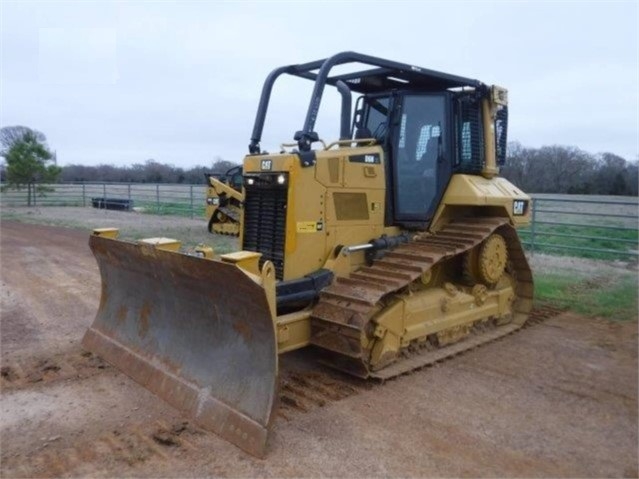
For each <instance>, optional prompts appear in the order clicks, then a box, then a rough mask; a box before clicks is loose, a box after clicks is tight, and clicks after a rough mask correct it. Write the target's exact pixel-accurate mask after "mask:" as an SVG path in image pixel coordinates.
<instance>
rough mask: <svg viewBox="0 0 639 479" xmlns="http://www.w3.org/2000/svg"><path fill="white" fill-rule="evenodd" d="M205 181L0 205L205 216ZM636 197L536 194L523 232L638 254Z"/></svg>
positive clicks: (73, 190)
mask: <svg viewBox="0 0 639 479" xmlns="http://www.w3.org/2000/svg"><path fill="white" fill-rule="evenodd" d="M206 189H207V187H206V185H179V184H150V183H104V182H83V183H62V184H53V185H38V186H37V188H36V191H35V194H34V193H33V191H32V192H31V195H30V196H29V194H28V191H27V188H26V187H25V188H23V189H21V190H15V189H9V188H7V187H6V186H4V185H0V207H14V206H29V201H30V202H31V205H30V206H38V207H40V206H81V207H94V208H97V209H121V210H125V211H137V212H141V213H149V214H159V215H179V216H186V217H191V218H195V217H204V214H205V204H206V203H205V200H206ZM638 211H639V205H638V202H637V198H628V197H612V196H607V197H602V196H598V197H592V196H576V195H541V194H539V195H534V196H533V199H532V216H531V220H532V221H531V224H530V226H529V227H527V228H522V229H520V230H519V232H520V235H521V238H522V242H523V244H524V246H525V247H526V248H527V249H528V250H529V251H530V252H531V253H533V254H534V253H535V252H542V253H551V254H566V255H573V256H583V257H591V258H601V259H626V260H628V259H634V260H636V259H637V257H638V249H639V248H638V241H639V239H638V234H637V231H638V223H639V218H638Z"/></svg>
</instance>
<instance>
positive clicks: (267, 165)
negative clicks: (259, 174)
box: [261, 160, 273, 171]
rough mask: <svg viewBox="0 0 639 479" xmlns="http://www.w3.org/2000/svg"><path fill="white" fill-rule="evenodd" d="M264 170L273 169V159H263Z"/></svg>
mask: <svg viewBox="0 0 639 479" xmlns="http://www.w3.org/2000/svg"><path fill="white" fill-rule="evenodd" d="M261 169H262V171H271V170H272V169H273V160H262V165H261Z"/></svg>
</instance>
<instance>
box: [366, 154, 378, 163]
mask: <svg viewBox="0 0 639 479" xmlns="http://www.w3.org/2000/svg"><path fill="white" fill-rule="evenodd" d="M364 163H377V157H376V156H375V155H364Z"/></svg>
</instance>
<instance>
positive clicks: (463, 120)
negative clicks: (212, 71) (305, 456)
mask: <svg viewBox="0 0 639 479" xmlns="http://www.w3.org/2000/svg"><path fill="white" fill-rule="evenodd" d="M346 59H348V60H357V61H360V62H362V61H363V62H368V63H370V64H371V65H375V66H381V67H384V68H386V69H390V70H392V73H387V72H386V70H384V71H383V72H382V73H379V71H377V70H373V71H371V72H372V73H371V72H368V73H367V72H363V73H362V75H363V76H362V79H360V80H361V81H360V82H357V83H353V85H356V86H353V88H356V87H357V85H360V86H359V87H357V88H361V89H362V91H363V92H364V93H365V95H364V96H365V98H364V100H363V101H362V102H361V103H360V107H356V119H355V124H356V125H359V126H360V127H365V126H366V124H365V123H366V121H369V120H370V118H371V117H372V116H371V115H373V113H372V111H373V109H375V111H377V112H378V113H379V112H381V113H382V114H383V115H386V116H387V117H388V119H389V121H388V122H387V123H385V124H383V125H382V126H383V128H378V130H379V131H390V133H388V134H387V135H386V136H382V135H379V134H378V135H377V136H375V135H373V134H372V133H373V132H371V131H368V132H366V129H365V128H362V130H363V131H364V133H368V134H363V135H362V134H357V133H353V134H352V135H351V134H350V133H349V132H347V131H346V130H347V129H348V128H346V127H344V125H347V124H348V123H349V121H347V120H348V118H347V116H348V115H349V114H350V113H349V108H350V105H349V102H347V101H346V99H347V93H348V92H347V90H348V88H347V87H344V83H345V81H346V80H347V79H348V78H350V77H348V78H346V77H344V80H345V81H342V80H341V78H342V77H336V78H335V79H333V80H331V81H333V83H334V84H336V85H337V87H338V88H339V89H340V92H341V93H342V94H343V97H344V98H345V100H344V104H345V105H346V107H345V108H343V120H342V127H343V128H342V136H344V137H346V138H342V139H341V140H338V141H335V142H334V143H332V144H329V145H323V144H322V146H321V147H318V148H314V149H309V145H310V143H318V142H319V141H320V140H319V138H316V136H315V133H314V132H312V131H311V130H312V121H310V123H309V122H308V121H307V124H306V125H305V129H304V130H302V131H300V132H298V133H297V134H296V140H298V148H288V149H287V148H282V151H280V152H279V153H276V154H268V153H265V152H262V151H260V149H259V141H258V140H259V134H260V128H261V127H260V125H263V121H264V115H265V111H266V106H265V105H267V104H268V98H269V95H270V90H269V88H270V87H272V83H273V81H274V78H276V77H277V75H279V74H282V72H288V73H290V72H293V73H300V76H302V77H303V78H310V77H309V76H308V75H309V74H308V72H309V71H316V70H317V69H319V73H317V74H316V77H313V78H317V80H316V82H317V83H316V91H315V92H314V94H315V99H316V100H317V98H318V92H317V85H320V86H322V82H328V80H327V78H329V77H327V76H326V74H325V71H326V70H328V69H329V67H330V66H331V65H332V64H335V63H343V62H344V61H346ZM327 65H328V66H327ZM323 71H324V73H322V72H323ZM411 72H412V73H411ZM313 75H315V74H313ZM366 75H373V76H374V75H377V76H376V77H374V78H373V80H374V81H372V82H371V83H366V81H365V80H366V78H367V77H366ZM380 75H381V76H380ZM396 77H399V78H403V79H404V80H405V81H406V82H407V84H408V85H410V86H411V87H412V88H414V89H415V90H418V91H420V92H421V91H422V90H423V92H422V93H420V94H423V97H419V98H417V100H416V101H424V102H430V101H431V99H433V98H434V100H432V101H433V102H434V103H433V104H435V103H436V102H438V101H440V100H442V101H441V102H440V103H441V104H442V105H444V104H445V105H448V106H446V107H445V108H441V109H440V115H444V114H445V115H447V116H445V117H443V118H446V122H450V123H446V124H451V125H452V124H453V122H454V121H458V123H459V128H456V129H451V131H455V132H457V133H459V135H460V136H459V137H458V139H455V140H453V138H452V137H451V136H450V135H451V134H450V133H446V134H447V135H448V136H445V130H444V129H443V127H442V121H441V120H436V121H431V123H430V124H428V125H426V126H420V128H413V132H412V133H411V125H410V124H409V123H408V120H406V119H405V116H406V115H407V114H406V112H409V113H410V110H409V109H408V107H407V106H405V105H406V104H408V103H407V102H408V100H411V101H413V100H415V98H414V97H415V95H414V94H413V90H409V91H407V92H405V93H403V94H397V93H393V94H392V95H391V96H390V97H388V98H390V100H388V101H389V102H390V103H388V104H386V105H381V104H380V101H379V98H380V96H379V95H378V94H377V93H375V91H374V88H382V87H383V88H385V87H386V86H385V85H391V86H392V85H393V83H392V82H393V81H394V79H395V78H396ZM384 82H386V83H384ZM389 82H390V83H389ZM466 84H468V85H471V86H472V88H470V89H466V90H464V89H461V90H450V88H456V87H458V86H460V85H466ZM380 85H381V86H380ZM370 89H373V90H370ZM437 89H440V90H441V89H443V92H440V93H433V91H432V90H437ZM371 91H372V93H371V95H370V96H367V95H369V93H370V92H371ZM393 92H395V90H393ZM320 93H321V91H320ZM382 93H383V92H382ZM402 95H404V96H402ZM437 95H439V96H437ZM319 97H321V95H319ZM424 98H426V100H424ZM405 99H408V100H406V102H404V103H402V102H403V101H404V100H405ZM444 100H445V101H446V102H448V103H443V101H444ZM318 101H319V100H317V101H315V100H314V101H312V102H311V107H310V108H309V117H308V118H311V120H312V119H313V115H314V114H315V113H316V108H315V105H317V104H318ZM366 102H368V103H366ZM393 102H394V103H393ZM362 103H363V104H364V105H365V106H361V104H362ZM506 104H507V93H506V91H505V90H504V89H503V88H499V87H486V86H485V85H483V84H481V83H479V82H476V81H474V80H469V79H464V78H461V77H455V76H451V75H446V74H439V73H437V72H432V71H426V70H420V69H418V68H417V67H410V66H406V65H402V64H395V63H393V62H389V61H385V60H381V59H375V58H372V57H366V56H362V55H359V54H353V53H351V52H345V53H343V54H338V55H336V56H335V57H331V58H330V59H327V60H322V61H319V62H315V63H309V64H303V65H298V66H291V67H287V68H283V69H278V70H275V71H274V73H273V74H272V75H271V76H269V78H268V79H267V82H266V83H265V88H264V91H263V96H262V102H261V104H260V108H259V109H258V115H257V119H256V128H255V130H254V134H253V137H252V142H251V146H250V149H251V154H249V155H248V156H246V157H245V158H244V161H243V182H244V183H243V185H244V186H243V190H242V192H241V193H240V192H239V191H237V190H235V189H233V188H231V187H230V186H229V185H222V186H224V187H225V188H226V189H223V188H222V186H220V185H216V184H215V182H214V181H213V180H212V181H211V186H212V187H216V188H217V187H219V188H221V189H220V190H216V191H218V192H224V194H226V195H228V196H229V197H233V198H235V199H237V200H238V201H239V202H241V208H240V210H239V211H240V217H239V219H238V221H237V222H236V224H237V225H238V231H239V235H240V238H239V241H240V250H239V251H237V252H234V253H230V254H225V255H222V256H220V257H216V258H211V255H212V251H211V250H206V251H205V250H203V249H202V248H200V249H199V250H198V251H196V253H195V254H188V253H182V252H180V251H179V244H178V246H176V243H175V242H172V241H170V240H168V239H166V238H151V239H146V240H140V241H138V242H125V241H120V240H118V239H117V232H114V231H113V230H96V231H95V232H94V234H93V235H92V236H91V238H90V247H91V249H92V251H93V253H94V255H95V257H96V260H97V262H98V265H99V267H100V274H101V277H102V297H101V302H100V306H99V309H98V313H97V315H96V319H95V321H94V323H93V325H92V326H91V328H90V329H89V330H88V331H87V333H86V335H85V338H84V340H83V345H84V346H85V347H86V348H87V349H89V350H91V351H93V352H95V353H97V354H99V355H100V356H102V357H103V358H105V359H106V360H107V361H109V362H111V363H112V364H114V365H115V366H116V367H118V368H119V369H121V370H122V371H124V372H125V373H126V374H128V375H129V376H131V377H132V378H134V379H135V380H136V381H138V382H139V383H140V384H142V385H143V386H145V387H146V388H148V389H149V390H151V391H153V392H154V393H156V394H157V395H158V396H160V397H161V398H163V399H164V400H165V401H167V402H169V403H170V404H172V405H173V406H175V407H177V408H178V409H180V410H182V411H184V413H185V414H187V415H188V416H189V417H191V418H193V420H195V421H196V422H198V424H200V425H202V426H203V427H205V428H207V429H209V430H211V431H214V432H215V433H217V434H219V435H221V436H222V437H224V438H225V439H227V440H229V441H231V442H232V443H234V444H236V445H237V446H239V447H241V448H242V449H244V450H245V451H247V452H249V453H251V454H254V455H257V456H264V454H265V453H266V450H267V442H268V437H269V434H270V430H271V426H272V422H273V418H274V416H275V410H276V408H277V397H278V383H279V381H278V378H279V369H278V355H281V354H284V353H286V352H289V351H292V350H295V349H299V348H302V347H305V346H308V345H313V346H315V347H316V349H318V350H319V351H321V352H322V356H323V360H324V362H325V363H326V364H328V365H330V366H331V367H334V368H336V369H339V370H342V371H345V372H347V373H349V374H352V375H355V376H358V377H362V378H377V379H381V380H384V379H387V378H390V377H393V376H396V375H399V374H403V373H406V372H408V371H411V370H414V369H417V368H420V367H423V366H425V365H428V364H432V363H434V362H436V361H440V360H441V359H442V358H445V357H447V356H451V355H454V354H457V353H458V352H460V351H463V350H465V349H469V348H473V347H475V346H477V345H479V344H482V343H485V342H488V341H492V340H494V339H496V338H498V337H500V336H503V335H505V334H509V333H511V332H512V331H514V330H516V329H517V328H519V327H521V326H522V325H523V324H524V322H525V321H526V319H527V317H528V313H529V311H530V309H531V307H532V297H533V283H532V275H531V272H530V268H529V266H528V263H527V261H526V257H525V255H524V252H523V250H522V247H521V244H520V241H519V239H518V236H517V233H516V229H515V228H516V227H517V226H522V225H526V224H528V222H529V220H530V213H531V212H530V198H529V197H528V196H527V195H526V194H525V193H524V192H522V191H521V190H519V189H518V188H517V187H516V186H514V185H513V184H511V183H510V182H508V181H507V180H505V179H503V178H500V177H499V176H498V172H499V162H498V158H499V157H501V158H503V157H504V155H505V136H500V135H499V131H500V129H501V130H505V118H506V116H505V110H504V109H505V106H506ZM366 105H368V106H366ZM393 105H394V106H393ZM468 105H470V107H469V106H468ZM358 108H359V109H358ZM366 108H368V110H366ZM344 112H346V113H344ZM393 112H395V113H393ZM418 113H419V111H418ZM375 114H377V113H375ZM402 115H403V116H402ZM307 120H308V119H307ZM473 122H474V123H473ZM369 123H370V122H369ZM380 124H381V123H380ZM309 125H310V126H309ZM389 125H390V126H389ZM393 128H394V130H393ZM379 131H378V132H377V133H379ZM393 132H394V133H393ZM411 134H412V135H413V136H411ZM418 137H419V138H418ZM420 138H421V139H420ZM391 141H393V142H395V143H391ZM411 141H413V143H414V144H415V145H417V146H415V151H417V152H418V153H419V154H420V155H421V154H422V153H424V157H426V152H427V151H428V149H429V148H431V147H433V146H434V147H436V153H437V154H436V156H433V157H432V158H433V159H434V160H435V161H434V162H433V164H434V165H435V168H439V169H440V170H438V171H441V172H443V174H441V175H440V176H439V177H438V179H437V181H436V182H433V179H432V175H430V173H429V171H430V170H429V169H427V168H424V165H425V164H426V160H424V162H423V163H418V161H414V162H413V163H414V164H417V166H419V167H420V168H421V170H420V171H423V174H419V175H417V174H416V175H412V176H411V175H407V176H406V180H407V181H406V182H404V183H401V182H400V181H399V179H398V178H399V176H400V174H403V173H401V172H400V170H398V169H397V168H399V167H398V166H397V165H398V164H399V163H398V162H399V161H400V157H399V153H397V150H398V149H399V148H398V145H399V146H400V147H401V146H402V145H406V144H409V143H410V142H411ZM393 145H394V147H393ZM420 145H421V146H420ZM428 145H430V147H429V146H428ZM478 145H479V146H480V147H481V148H479V147H478ZM431 149H432V150H433V151H435V148H431ZM393 152H395V153H393ZM471 153H472V154H471ZM393 155H395V156H393ZM446 158H448V160H446ZM473 159H479V160H480V161H475V162H474V163H473V161H474V160H473ZM470 160H473V161H470ZM420 161H421V160H420ZM446 161H449V163H446ZM451 165H452V166H451ZM413 166H414V165H413ZM433 184H435V185H437V186H436V191H435V190H433V188H434V187H433V186H432V185H433ZM407 185H408V186H407ZM429 188H430V189H429ZM421 192H424V194H427V195H429V196H428V197H429V198H431V199H430V200H429V201H430V203H428V205H430V206H428V210H426V209H424V210H423V211H429V212H430V213H428V216H427V215H426V214H425V213H424V214H423V215H422V216H423V217H422V216H420V215H412V216H411V215H404V216H402V213H401V211H399V210H398V205H399V204H400V202H401V201H403V200H402V199H401V198H398V196H397V195H399V194H400V193H402V194H405V196H404V198H410V199H414V198H417V200H419V198H420V196H419V195H420V194H421ZM424 204H425V203H424ZM418 205H419V203H418ZM424 208H426V207H425V206H424ZM398 211H399V212H398Z"/></svg>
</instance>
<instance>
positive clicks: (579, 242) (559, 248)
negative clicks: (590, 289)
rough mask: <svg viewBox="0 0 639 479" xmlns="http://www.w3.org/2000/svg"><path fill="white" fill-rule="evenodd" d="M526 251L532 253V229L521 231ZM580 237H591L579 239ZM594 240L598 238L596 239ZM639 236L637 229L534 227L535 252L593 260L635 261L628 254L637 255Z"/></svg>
mask: <svg viewBox="0 0 639 479" xmlns="http://www.w3.org/2000/svg"><path fill="white" fill-rule="evenodd" d="M519 234H520V235H521V239H522V241H523V242H524V243H525V246H526V249H527V250H529V251H530V250H531V249H532V247H531V245H530V241H531V230H530V229H529V228H526V229H520V230H519ZM580 236H584V237H589V238H580ZM593 238H595V239H593ZM638 242H639V233H638V231H637V229H627V230H611V229H604V228H598V227H597V226H563V225H540V224H537V225H536V226H535V245H534V251H535V252H539V253H548V254H554V255H562V256H577V257H581V258H591V259H607V260H610V259H624V260H632V259H633V258H634V259H635V260H636V259H637V256H636V254H635V255H632V254H628V253H629V252H630V253H631V252H635V253H636V252H637V247H638V246H637V245H638ZM575 248H590V249H600V250H608V251H587V250H580V249H575Z"/></svg>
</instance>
